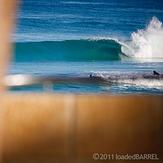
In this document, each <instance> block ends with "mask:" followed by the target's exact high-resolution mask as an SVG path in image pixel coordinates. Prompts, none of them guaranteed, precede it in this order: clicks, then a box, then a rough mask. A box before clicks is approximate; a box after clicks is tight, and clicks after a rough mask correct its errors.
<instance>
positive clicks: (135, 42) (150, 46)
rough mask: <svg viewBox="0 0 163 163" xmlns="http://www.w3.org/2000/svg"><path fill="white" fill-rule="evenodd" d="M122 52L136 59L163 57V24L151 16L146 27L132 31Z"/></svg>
mask: <svg viewBox="0 0 163 163" xmlns="http://www.w3.org/2000/svg"><path fill="white" fill-rule="evenodd" d="M121 50H122V53H124V54H125V55H127V56H128V57H133V58H137V59H154V58H163V25H162V22H160V21H159V20H158V19H157V18H156V17H153V18H152V20H151V21H150V23H149V24H148V26H147V27H146V29H140V30H138V31H137V32H133V33H132V35H131V41H129V42H127V43H126V45H125V46H124V45H123V46H122V47H121Z"/></svg>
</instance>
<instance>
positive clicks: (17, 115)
mask: <svg viewBox="0 0 163 163" xmlns="http://www.w3.org/2000/svg"><path fill="white" fill-rule="evenodd" d="M162 99H163V97H162V96H110V95H57V94H5V95H3V96H2V98H1V104H2V106H3V108H4V110H3V124H4V125H3V132H2V133H3V140H2V142H3V148H2V149H3V150H2V151H3V153H2V160H3V161H2V162H4V163H37V162H39V163H52V162H98V161H95V160H93V158H92V155H93V153H107V154H115V153H118V154H137V153H139V154H144V153H145V154H146V153H147V154H148V153H155V154H157V155H158V157H159V160H160V161H158V160H157V161H156V162H161V160H162V150H163V144H162V141H161V139H162V137H163V110H162V107H163V100H162ZM109 161H110V162H112V160H103V161H102V162H109ZM118 162H123V161H118ZM129 162H130V161H129ZM140 162H146V161H140ZM148 162H150V161H148ZM152 162H153V161H152Z"/></svg>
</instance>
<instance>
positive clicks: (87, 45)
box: [14, 38, 121, 62]
mask: <svg viewBox="0 0 163 163" xmlns="http://www.w3.org/2000/svg"><path fill="white" fill-rule="evenodd" d="M14 53H15V57H14V59H15V61H17V62H23V61H25V62H27V61H30V62H32V61H38V62H40V61H44V62H45V61H108V60H120V55H121V44H120V42H118V40H114V39H111V38H110V39H104V38H98V39H95V38H93V39H85V40H66V41H44V42H19V43H16V44H15V51H14Z"/></svg>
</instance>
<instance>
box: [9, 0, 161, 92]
mask: <svg viewBox="0 0 163 163" xmlns="http://www.w3.org/2000/svg"><path fill="white" fill-rule="evenodd" d="M17 18H18V26H17V30H16V33H15V34H14V35H13V41H14V42H15V48H14V56H13V61H12V63H11V66H10V70H9V73H10V74H31V75H34V76H47V75H50V76H62V77H63V76H65V77H66V76H69V77H71V76H77V77H80V76H82V77H83V76H86V77H89V75H90V74H93V75H95V76H100V77H102V78H105V79H107V80H108V82H106V83H105V84H102V83H98V84H79V83H76V84H71V83H68V84H54V85H53V86H52V89H51V90H52V91H55V92H62V93H63V92H64V93H69V92H72V93H112V94H128V93H129V94H133V93H134V94H135V93H136V94H139V93H141V94H163V79H162V78H158V80H153V79H148V80H147V79H146V80H143V79H142V78H140V79H137V80H135V74H136V76H139V75H140V74H145V75H152V74H153V71H154V70H155V71H157V72H159V73H160V74H162V73H163V45H162V42H163V26H162V23H161V22H162V21H163V3H162V1H161V0H158V1H154V0H149V1H148V2H147V1H145V0H144V1H139V0H137V1H136V0H131V1H127V0H123V1H122V0H118V1H113V0H110V1H107V0H92V1H90V0H84V1H77V0H71V1H70V0H67V1H64V0H47V1H43V0H37V1H36V0H23V3H22V4H21V9H20V10H19V11H18V14H17ZM124 75H125V76H128V77H130V76H132V75H133V80H132V81H131V80H127V79H125V81H124V80H123V82H122V81H121V80H118V82H117V81H116V82H113V83H110V82H109V79H108V76H109V77H110V76H111V77H114V76H124ZM12 90H15V91H39V92H40V91H45V90H44V88H43V86H42V85H34V86H30V87H16V88H12Z"/></svg>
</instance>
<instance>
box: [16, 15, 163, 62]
mask: <svg viewBox="0 0 163 163" xmlns="http://www.w3.org/2000/svg"><path fill="white" fill-rule="evenodd" d="M162 42H163V25H162V23H161V22H160V21H159V20H158V19H157V18H156V17H153V18H152V20H151V21H150V23H149V25H148V26H147V27H146V29H144V30H143V29H141V30H138V31H137V32H133V33H132V35H131V39H130V41H124V42H122V41H119V40H118V39H114V38H108V37H101V38H93V39H81V40H63V41H42V42H19V43H16V46H15V58H14V59H15V60H16V62H21V61H22V62H23V61H25V62H27V61H30V62H32V61H38V62H39V61H48V62H49V61H113V60H121V59H124V57H123V56H126V57H127V58H130V59H140V60H142V59H151V60H153V59H160V60H162V59H163V44H162Z"/></svg>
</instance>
